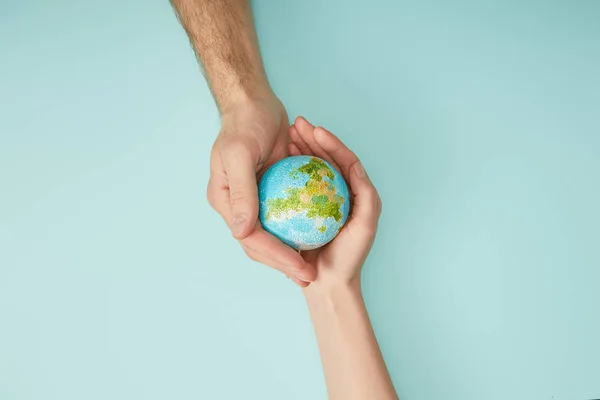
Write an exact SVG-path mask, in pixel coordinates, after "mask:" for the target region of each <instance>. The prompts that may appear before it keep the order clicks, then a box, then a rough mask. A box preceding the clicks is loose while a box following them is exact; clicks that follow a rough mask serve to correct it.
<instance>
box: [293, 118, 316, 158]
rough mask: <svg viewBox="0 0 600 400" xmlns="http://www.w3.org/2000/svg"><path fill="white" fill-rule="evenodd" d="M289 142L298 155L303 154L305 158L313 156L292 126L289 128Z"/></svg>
mask: <svg viewBox="0 0 600 400" xmlns="http://www.w3.org/2000/svg"><path fill="white" fill-rule="evenodd" d="M290 140H291V143H292V144H294V145H295V146H296V147H297V148H298V150H300V154H304V155H305V156H313V155H314V154H313V152H312V150H311V149H310V147H308V145H307V144H306V142H305V141H304V139H303V138H302V136H300V133H298V130H297V129H296V126H294V125H292V126H290Z"/></svg>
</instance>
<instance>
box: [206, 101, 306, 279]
mask: <svg viewBox="0 0 600 400" xmlns="http://www.w3.org/2000/svg"><path fill="white" fill-rule="evenodd" d="M288 129H289V127H288V118H287V114H286V112H285V109H284V107H283V105H282V104H281V102H280V101H279V100H278V99H277V98H276V97H275V96H274V95H271V96H265V97H262V98H256V99H244V100H241V101H240V102H239V103H238V104H236V106H234V107H232V108H231V109H228V110H227V111H226V112H225V113H224V114H223V126H222V129H221V133H220V134H219V136H218V138H217V140H216V141H215V144H214V146H213V149H212V152H211V157H210V181H209V184H208V190H207V197H208V201H209V203H210V204H211V206H212V207H213V208H214V209H215V210H216V211H217V212H218V213H219V214H220V215H221V216H222V217H223V219H224V220H225V222H226V223H227V224H228V226H229V227H230V229H231V232H232V234H233V236H234V237H235V238H236V239H238V240H239V241H240V243H241V245H242V247H243V248H244V251H245V253H246V254H247V255H248V256H249V257H250V258H251V259H253V260H255V261H257V262H260V263H262V264H266V265H269V266H270V267H273V268H275V269H277V270H279V271H281V272H283V273H284V274H285V275H287V276H288V277H289V278H291V279H292V280H294V282H296V283H297V284H298V285H300V286H303V287H304V286H306V285H307V283H306V282H310V281H312V280H314V278H315V275H316V274H315V269H314V268H312V267H310V266H308V265H307V264H306V263H305V262H304V261H303V259H302V257H301V256H300V255H299V254H298V253H297V252H295V251H294V250H293V249H292V248H290V247H288V246H286V245H285V244H283V243H281V242H280V241H279V240H278V239H277V238H275V237H274V236H272V235H271V234H269V233H268V232H266V231H265V230H263V229H262V227H261V225H260V222H258V193H257V177H260V176H261V175H262V173H263V172H264V171H265V170H266V169H267V168H268V167H269V166H271V165H272V164H273V163H275V162H277V161H279V160H280V159H282V158H284V157H286V156H288V147H287V146H288V142H289V137H288Z"/></svg>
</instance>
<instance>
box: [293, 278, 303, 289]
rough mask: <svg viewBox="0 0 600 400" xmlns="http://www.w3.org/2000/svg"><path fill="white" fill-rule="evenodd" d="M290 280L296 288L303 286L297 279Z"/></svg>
mask: <svg viewBox="0 0 600 400" xmlns="http://www.w3.org/2000/svg"><path fill="white" fill-rule="evenodd" d="M291 279H292V282H294V283H295V284H296V285H298V286H300V287H302V286H303V285H302V281H301V280H299V279H297V278H291Z"/></svg>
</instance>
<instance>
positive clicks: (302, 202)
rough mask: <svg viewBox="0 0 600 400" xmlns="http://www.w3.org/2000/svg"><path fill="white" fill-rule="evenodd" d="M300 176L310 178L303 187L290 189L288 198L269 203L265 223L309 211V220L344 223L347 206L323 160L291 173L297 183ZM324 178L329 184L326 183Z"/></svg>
mask: <svg viewBox="0 0 600 400" xmlns="http://www.w3.org/2000/svg"><path fill="white" fill-rule="evenodd" d="M301 174H302V175H307V176H308V178H309V179H308V182H306V184H305V185H304V187H301V188H290V189H287V190H286V192H287V194H288V196H287V197H285V198H275V199H268V200H267V215H266V216H265V217H266V219H271V218H278V217H282V216H286V215H287V213H288V212H290V211H292V212H302V211H306V216H307V217H308V218H315V217H320V218H323V219H325V218H328V217H332V218H334V219H335V220H336V221H339V220H340V219H342V212H341V210H340V208H341V206H342V204H344V198H343V197H342V196H340V195H338V194H337V191H336V189H335V187H334V186H333V185H332V184H331V182H332V181H333V178H334V174H333V171H332V170H331V168H329V166H328V165H327V164H325V163H324V162H323V161H322V160H319V159H318V158H311V159H310V161H309V162H308V163H306V164H304V165H303V166H301V167H299V168H296V169H294V170H292V171H290V176H292V178H294V179H298V177H299V176H300V175H301ZM325 177H327V178H329V180H330V181H329V182H328V181H325V180H324V178H325ZM317 229H319V231H321V232H322V233H323V232H324V231H325V230H326V227H325V226H321V227H319V228H317Z"/></svg>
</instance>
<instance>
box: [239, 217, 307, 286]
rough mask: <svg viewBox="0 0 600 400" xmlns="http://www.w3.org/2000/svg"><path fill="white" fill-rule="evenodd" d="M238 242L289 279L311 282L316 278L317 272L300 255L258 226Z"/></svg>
mask: <svg viewBox="0 0 600 400" xmlns="http://www.w3.org/2000/svg"><path fill="white" fill-rule="evenodd" d="M240 242H241V244H242V246H243V247H244V249H249V250H251V251H253V252H254V253H257V254H260V255H262V257H263V259H264V260H265V262H263V263H264V264H266V265H268V266H270V267H272V268H275V269H277V270H279V271H281V272H283V273H284V274H286V275H287V276H289V277H290V278H291V277H295V278H297V279H299V280H301V281H304V282H312V281H314V280H315V279H316V277H317V271H316V270H315V269H314V268H313V267H312V266H311V265H309V264H307V263H305V262H304V259H303V258H302V256H301V255H300V254H298V253H297V252H296V251H294V249H292V248H291V247H289V246H287V245H285V244H284V243H282V242H281V241H280V240H279V239H277V238H276V237H275V236H273V235H271V234H270V233H269V232H267V231H265V230H264V229H262V227H260V226H257V228H256V229H255V230H254V232H252V233H251V234H250V235H249V236H248V237H246V238H245V239H243V240H241V241H240Z"/></svg>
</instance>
